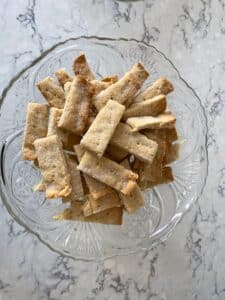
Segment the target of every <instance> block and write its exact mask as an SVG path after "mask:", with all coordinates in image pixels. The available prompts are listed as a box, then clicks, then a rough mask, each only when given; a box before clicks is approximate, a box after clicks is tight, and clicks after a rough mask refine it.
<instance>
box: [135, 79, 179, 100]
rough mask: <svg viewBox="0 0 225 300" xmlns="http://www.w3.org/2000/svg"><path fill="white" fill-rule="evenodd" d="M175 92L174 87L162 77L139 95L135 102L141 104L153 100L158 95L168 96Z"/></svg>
mask: <svg viewBox="0 0 225 300" xmlns="http://www.w3.org/2000/svg"><path fill="white" fill-rule="evenodd" d="M173 90H174V88H173V85H172V83H171V82H169V81H168V80H167V79H166V78H164V77H160V78H159V79H157V80H156V81H155V82H154V83H153V84H152V85H151V86H149V87H148V88H147V89H146V90H145V91H143V92H142V93H140V94H139V95H137V96H136V97H135V99H134V102H135V103H136V102H141V101H145V100H147V99H150V98H153V97H155V96H158V95H161V94H163V95H168V94H169V93H171V92H172V91H173Z"/></svg>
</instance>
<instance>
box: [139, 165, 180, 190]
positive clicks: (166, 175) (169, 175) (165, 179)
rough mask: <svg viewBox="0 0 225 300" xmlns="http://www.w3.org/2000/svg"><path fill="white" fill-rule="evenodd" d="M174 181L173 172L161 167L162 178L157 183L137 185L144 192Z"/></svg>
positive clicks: (146, 182) (149, 182) (150, 182)
mask: <svg viewBox="0 0 225 300" xmlns="http://www.w3.org/2000/svg"><path fill="white" fill-rule="evenodd" d="M172 181H174V177H173V171H172V168H171V167H163V169H162V176H161V178H160V179H159V180H158V181H154V182H153V181H148V180H146V181H143V182H140V183H139V186H140V188H141V190H146V189H149V188H153V187H154V186H157V185H159V184H166V183H170V182H172Z"/></svg>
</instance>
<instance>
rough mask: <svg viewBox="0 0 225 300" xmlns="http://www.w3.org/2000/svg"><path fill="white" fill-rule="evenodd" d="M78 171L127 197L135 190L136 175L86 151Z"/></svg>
mask: <svg viewBox="0 0 225 300" xmlns="http://www.w3.org/2000/svg"><path fill="white" fill-rule="evenodd" d="M78 169H79V170H80V171H82V172H84V173H86V174H87V175H89V176H91V177H93V178H95V179H97V180H99V181H101V182H103V183H105V184H107V185H109V186H110V187H112V188H114V189H116V190H117V191H120V192H122V193H123V194H125V195H129V194H130V193H131V192H132V191H133V189H134V188H135V180H137V178H138V176H137V174H135V173H133V172H131V171H130V170H127V169H125V168H124V167H122V166H120V165H119V164H117V163H116V162H114V161H112V160H110V159H108V158H106V157H101V158H98V157H97V156H96V155H94V154H92V153H90V152H88V151H86V152H85V153H84V155H83V156H82V159H81V161H80V164H79V165H78Z"/></svg>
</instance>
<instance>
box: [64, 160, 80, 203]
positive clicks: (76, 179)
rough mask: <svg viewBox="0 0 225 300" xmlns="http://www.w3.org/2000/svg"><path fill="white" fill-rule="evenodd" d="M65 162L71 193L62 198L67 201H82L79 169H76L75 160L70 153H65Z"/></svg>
mask: <svg viewBox="0 0 225 300" xmlns="http://www.w3.org/2000/svg"><path fill="white" fill-rule="evenodd" d="M65 157H66V162H67V166H68V170H69V174H70V183H71V189H72V190H71V193H70V194H69V196H67V197H64V199H66V200H69V201H79V200H81V201H83V199H84V189H83V184H82V179H81V174H80V171H79V170H78V169H77V162H76V160H75V158H74V157H72V156H71V155H68V154H65Z"/></svg>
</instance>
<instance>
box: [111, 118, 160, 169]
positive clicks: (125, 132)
mask: <svg viewBox="0 0 225 300" xmlns="http://www.w3.org/2000/svg"><path fill="white" fill-rule="evenodd" d="M110 144H112V145H115V146H118V147H120V148H122V149H124V150H126V151H128V152H129V153H131V154H133V155H134V156H136V157H138V158H139V159H141V160H144V161H146V162H148V163H151V162H152V161H153V159H154V157H155V154H156V151H157V147H158V145H157V143H156V142H154V141H152V140H149V139H148V138H147V137H146V136H144V135H143V134H141V133H139V132H133V131H132V129H131V127H130V126H129V125H127V124H123V123H119V124H118V126H117V128H116V130H115V132H114V135H113V136H112V138H111V140H110Z"/></svg>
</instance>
